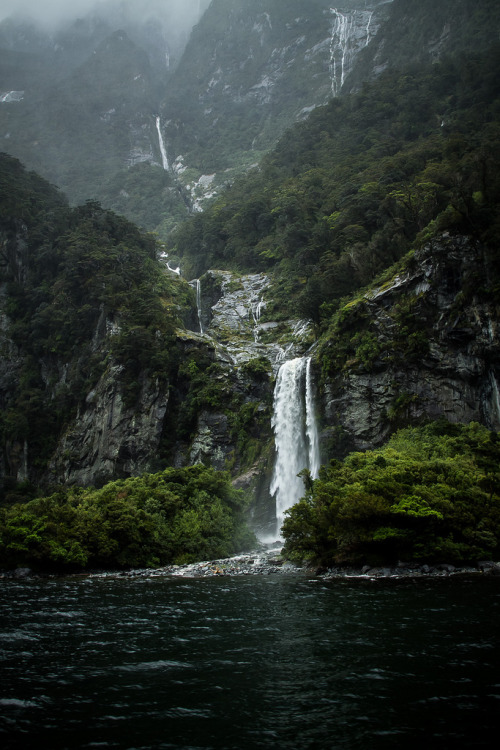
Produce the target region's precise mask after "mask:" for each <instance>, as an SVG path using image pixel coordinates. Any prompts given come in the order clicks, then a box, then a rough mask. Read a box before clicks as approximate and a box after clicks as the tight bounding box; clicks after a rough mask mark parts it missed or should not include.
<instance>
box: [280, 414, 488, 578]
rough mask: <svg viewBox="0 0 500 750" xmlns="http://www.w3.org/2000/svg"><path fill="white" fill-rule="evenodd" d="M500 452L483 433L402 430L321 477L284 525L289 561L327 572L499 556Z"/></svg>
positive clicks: (450, 428)
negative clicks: (339, 567) (332, 567)
mask: <svg viewBox="0 0 500 750" xmlns="http://www.w3.org/2000/svg"><path fill="white" fill-rule="evenodd" d="M499 460H500V444H499V442H498V440H497V436H496V434H495V433H490V432H489V431H488V430H487V429H486V428H484V427H481V426H480V425H478V424H475V423H471V424H469V425H450V424H448V423H446V422H435V423H433V424H429V425H427V426H425V427H418V428H407V429H403V430H400V431H399V432H397V433H396V434H395V435H393V437H392V438H391V439H390V440H389V442H388V443H387V444H386V445H385V446H384V447H383V448H380V449H378V450H374V451H366V452H365V453H351V454H349V456H348V457H347V458H346V459H345V461H344V462H343V463H340V462H338V461H332V462H331V465H330V466H329V467H323V469H322V470H321V473H320V477H319V479H317V480H316V481H315V482H314V483H313V486H312V488H310V489H309V490H308V491H307V492H306V495H305V497H304V498H303V499H302V500H301V501H300V502H299V503H298V504H297V505H295V506H294V507H293V508H292V509H291V510H290V511H289V512H288V515H287V518H286V519H285V522H284V525H283V536H284V538H285V552H286V554H288V555H289V556H290V557H292V558H306V559H312V560H315V561H316V562H319V563H321V564H334V563H341V564H342V563H357V564H360V563H363V562H368V563H370V564H374V563H375V564H383V563H394V562H396V561H397V560H405V561H426V562H432V561H434V562H469V561H477V560H478V559H481V558H488V559H489V558H491V557H494V556H495V555H498V553H499V552H500V474H499V471H498V465H499Z"/></svg>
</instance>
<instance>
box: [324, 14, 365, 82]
mask: <svg viewBox="0 0 500 750" xmlns="http://www.w3.org/2000/svg"><path fill="white" fill-rule="evenodd" d="M330 12H331V14H332V16H333V21H332V29H331V40H330V75H331V80H332V96H338V95H339V94H340V91H341V89H342V86H343V85H344V82H345V79H346V77H347V75H348V73H350V71H351V69H352V65H353V62H354V58H355V56H356V54H357V53H358V52H359V50H360V49H362V48H363V47H366V45H367V44H368V43H369V42H370V39H371V38H372V35H373V33H375V30H373V33H372V17H373V11H369V10H353V11H348V12H346V13H341V12H340V11H339V10H337V8H330Z"/></svg>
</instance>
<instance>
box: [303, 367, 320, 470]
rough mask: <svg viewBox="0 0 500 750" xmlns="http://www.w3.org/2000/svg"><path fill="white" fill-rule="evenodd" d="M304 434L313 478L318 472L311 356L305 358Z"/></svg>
mask: <svg viewBox="0 0 500 750" xmlns="http://www.w3.org/2000/svg"><path fill="white" fill-rule="evenodd" d="M306 434H307V443H308V449H309V456H308V458H309V471H310V472H311V476H312V478H313V479H316V478H317V477H318V474H319V467H320V460H319V435H318V425H317V423H316V414H315V410H314V392H313V384H312V375H311V358H310V357H308V358H307V360H306Z"/></svg>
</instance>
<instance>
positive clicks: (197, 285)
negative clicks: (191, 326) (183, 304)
mask: <svg viewBox="0 0 500 750" xmlns="http://www.w3.org/2000/svg"><path fill="white" fill-rule="evenodd" d="M189 283H190V285H191V286H192V287H194V289H195V291H196V309H197V311H198V325H199V326H200V333H201V334H203V333H204V331H203V323H202V320H201V281H200V279H193V281H190V282H189Z"/></svg>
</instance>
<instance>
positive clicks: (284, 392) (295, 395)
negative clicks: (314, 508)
mask: <svg viewBox="0 0 500 750" xmlns="http://www.w3.org/2000/svg"><path fill="white" fill-rule="evenodd" d="M310 366H311V360H310V358H297V359H290V360H288V361H287V362H285V363H284V364H282V365H281V367H280V369H279V372H278V378H277V381H276V388H275V391H274V413H273V419H272V427H273V429H274V435H275V442H276V461H275V466H274V473H273V478H272V481H271V494H272V495H274V496H275V497H276V526H277V529H276V531H277V532H278V533H279V530H280V529H281V525H282V523H283V517H284V513H285V511H286V510H287V509H288V508H290V507H291V506H292V505H294V504H295V503H296V502H297V501H298V500H299V499H300V498H301V497H302V495H303V494H304V484H303V482H302V479H301V478H300V477H298V476H297V474H298V473H299V472H300V471H302V469H305V468H307V469H309V471H310V472H311V475H312V476H313V478H316V477H317V475H318V470H319V440H318V430H317V427H316V419H315V416H314V403H313V391H312V380H311V371H310Z"/></svg>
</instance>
